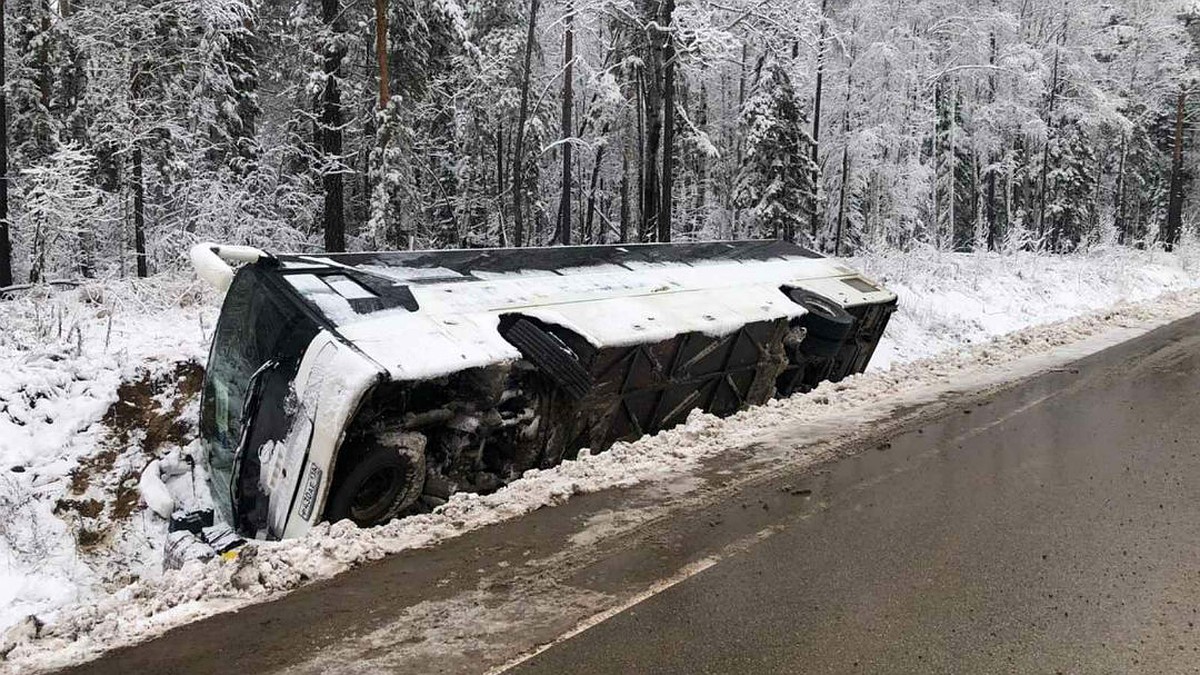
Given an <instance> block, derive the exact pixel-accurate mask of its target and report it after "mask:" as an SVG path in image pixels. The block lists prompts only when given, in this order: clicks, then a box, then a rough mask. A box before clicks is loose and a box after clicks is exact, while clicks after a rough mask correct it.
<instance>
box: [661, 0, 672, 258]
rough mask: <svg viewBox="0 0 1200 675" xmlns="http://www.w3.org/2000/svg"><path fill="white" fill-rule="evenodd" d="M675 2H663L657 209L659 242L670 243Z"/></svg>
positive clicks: (666, 0)
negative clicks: (661, 89) (661, 96)
mask: <svg viewBox="0 0 1200 675" xmlns="http://www.w3.org/2000/svg"><path fill="white" fill-rule="evenodd" d="M674 11H675V0H663V11H662V25H663V29H664V30H666V31H668V32H667V34H666V36H665V37H664V40H663V109H662V117H663V150H662V153H663V160H662V193H661V196H662V206H661V207H659V209H658V240H659V241H660V242H668V241H671V197H672V194H671V187H672V184H673V182H674V177H675V35H674V32H673V31H674V25H673V23H672V16H671V15H672V14H673V13H674Z"/></svg>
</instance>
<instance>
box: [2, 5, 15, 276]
mask: <svg viewBox="0 0 1200 675" xmlns="http://www.w3.org/2000/svg"><path fill="white" fill-rule="evenodd" d="M4 17H5V1H4V0H0V287H4V286H12V282H13V270H12V241H11V239H9V234H8V97H7V95H6V92H7V91H8V71H7V70H6V66H5V62H4V49H3V48H2V47H3V46H4V45H5V44H7V43H6V42H5V21H4Z"/></svg>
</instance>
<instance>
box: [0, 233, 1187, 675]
mask: <svg viewBox="0 0 1200 675" xmlns="http://www.w3.org/2000/svg"><path fill="white" fill-rule="evenodd" d="M851 264H853V265H855V266H858V267H860V268H862V269H864V270H865V271H866V272H867V273H868V274H869V275H870V276H873V277H874V278H876V279H877V280H878V281H881V282H883V283H885V284H886V285H888V286H889V287H890V288H891V289H893V290H895V291H896V292H897V293H898V294H899V295H900V303H901V304H900V310H899V312H898V313H897V314H896V315H895V317H894V318H893V321H892V324H891V326H890V327H889V330H888V333H887V335H886V336H885V340H884V343H883V344H882V345H881V347H880V350H879V352H878V353H877V356H876V361H875V363H874V364H873V366H872V369H871V371H869V372H868V373H867V374H866V375H864V376H860V377H855V378H851V379H850V380H848V381H846V382H844V383H841V384H838V385H826V386H823V387H822V388H820V389H819V390H817V391H816V392H813V393H812V394H810V395H807V396H801V397H795V398H793V399H791V400H787V401H776V402H772V404H770V405H768V406H764V407H762V408H759V409H755V410H751V411H747V412H744V413H741V414H739V415H737V416H735V417H734V418H731V419H728V420H718V419H715V418H712V417H710V416H706V415H699V414H695V415H693V416H692V417H691V418H690V419H689V421H688V423H687V424H686V425H684V426H682V427H680V428H678V429H675V430H672V431H669V432H664V433H661V434H658V435H657V436H655V437H653V438H647V439H643V440H641V441H638V442H636V443H630V444H619V445H618V446H616V447H614V448H613V449H611V450H610V451H608V452H606V453H602V454H600V455H596V456H584V457H581V458H580V460H578V461H575V462H568V463H566V464H564V465H562V466H560V467H557V468H555V469H551V470H547V471H531V472H529V473H528V474H526V476H525V477H524V478H522V479H521V480H519V481H517V482H515V483H513V484H512V485H510V486H508V487H507V488H505V489H503V490H501V491H499V492H497V493H495V494H492V495H488V496H484V497H480V496H476V495H468V494H460V495H456V496H455V497H454V498H453V499H451V500H450V502H449V503H448V504H446V505H445V506H444V507H442V508H440V509H438V510H437V511H436V512H435V513H432V514H428V515H422V516H416V517H412V518H408V519H405V520H402V521H397V522H394V523H391V524H389V525H386V526H383V527H379V528H375V529H372V530H358V529H356V528H355V527H354V526H353V525H350V524H348V523H339V524H338V525H334V526H329V525H321V526H318V527H317V528H315V530H314V531H313V532H311V533H310V534H309V535H308V536H307V537H305V538H303V539H300V540H295V541H289V542H282V543H261V544H253V545H250V546H248V547H246V548H244V549H243V550H242V553H241V555H239V556H238V557H237V558H235V559H233V560H232V561H230V560H222V559H218V560H214V561H211V562H209V563H199V562H193V563H189V564H188V565H187V566H185V567H184V569H182V570H178V571H167V572H163V571H162V548H163V545H164V541H165V537H166V521H164V520H163V519H161V518H159V517H158V516H156V515H154V514H153V513H152V512H151V511H150V510H148V509H147V508H146V507H145V506H144V505H143V504H141V503H139V502H138V501H137V494H138V493H137V489H136V487H137V480H138V476H139V475H140V473H141V470H142V469H143V468H144V467H145V466H146V465H147V464H148V463H149V462H150V461H152V460H154V459H156V458H162V457H170V458H172V459H176V460H177V459H179V458H180V457H183V456H186V455H187V454H188V453H189V452H192V451H194V449H195V446H194V444H193V443H192V442H191V441H192V438H193V436H194V421H193V420H194V418H195V412H196V401H195V396H194V394H195V391H196V385H197V383H198V378H199V376H200V370H199V368H198V366H200V365H201V364H203V362H204V356H205V351H206V349H207V339H208V337H209V335H210V334H211V331H212V326H213V323H214V321H215V317H216V305H215V302H216V299H215V297H214V296H212V295H211V294H209V293H208V292H206V291H204V290H203V289H201V288H200V287H199V285H198V284H195V283H194V282H192V281H191V280H190V279H177V278H159V279H154V280H149V281H143V282H120V283H116V282H114V283H109V284H106V285H104V286H98V287H93V288H84V289H78V290H69V291H60V292H51V293H41V292H39V294H37V295H33V296H26V297H23V298H20V299H17V300H11V301H0V326H2V327H3V330H0V363H3V368H2V369H0V634H2V633H3V631H5V630H6V629H8V628H10V627H12V626H17V629H16V630H15V631H10V633H11V637H12V638H16V637H17V634H18V633H20V632H21V631H22V628H21V626H25V627H30V626H31V625H32V624H31V622H28V623H24V624H21V623H20V622H22V621H24V620H25V617H27V616H29V615H35V616H37V617H38V621H39V622H44V623H45V625H44V626H43V627H41V628H40V630H39V631H36V632H39V633H40V635H41V637H40V639H36V640H32V641H24V640H22V641H20V643H19V644H16V643H15V642H16V641H15V640H10V641H9V642H10V643H9V644H8V645H5V644H4V640H3V639H0V653H3V652H4V651H6V650H9V649H10V648H11V652H10V653H9V654H8V659H9V660H8V662H7V666H8V667H11V668H20V669H30V670H36V669H39V668H43V667H53V666H61V665H65V664H68V663H72V662H75V661H78V660H81V659H85V658H88V657H89V656H92V655H94V654H96V653H97V652H99V651H102V650H103V649H109V648H112V647H115V646H118V645H120V644H124V643H128V642H132V641H136V640H139V639H144V638H145V637H148V636H151V635H154V634H157V633H160V632H162V631H163V630H165V629H166V628H169V627H170V626H173V625H178V624H179V623H182V622H185V621H189V620H193V619H195V618H197V617H200V616H204V615H207V614H211V613H214V612H218V611H223V610H227V609H231V608H235V607H237V606H241V605H244V604H246V603H250V602H255V601H260V600H262V599H265V598H268V597H271V596H272V595H274V594H277V593H281V592H286V591H288V590H291V589H293V588H296V587H297V586H299V585H302V584H304V583H307V582H309V581H311V580H314V579H318V578H323V577H327V576H330V575H332V574H336V573H338V572H340V571H344V570H346V569H349V568H351V567H353V566H355V565H357V564H360V563H362V562H364V561H368V560H373V559H377V558H379V557H381V556H384V555H388V554H390V553H394V552H396V551H400V550H404V549H409V548H413V547H419V546H427V545H430V544H433V543H436V542H437V541H440V540H444V539H446V538H448V537H453V536H457V535H459V534H462V533H464V532H467V531H470V530H472V529H476V528H479V527H482V526H485V525H488V524H491V523H495V522H499V521H502V520H505V519H509V518H513V517H517V516H520V515H522V514H524V513H528V512H530V511H532V510H534V509H537V508H541V507H544V506H548V505H553V504H557V503H560V502H562V501H564V500H566V499H568V498H569V497H570V496H571V495H573V494H579V493H583V492H591V491H597V490H602V489H606V488H612V487H621V486H629V485H633V484H637V483H645V482H652V481H659V480H668V479H677V478H678V477H680V476H685V475H687V474H688V473H689V472H694V471H695V470H697V469H698V468H699V467H700V465H701V463H702V462H703V461H704V460H705V458H708V457H711V456H714V455H716V454H719V453H720V452H722V450H723V449H724V448H727V447H730V446H731V445H733V444H734V443H735V441H737V440H741V441H742V442H743V443H744V439H745V438H747V437H748V436H758V437H769V436H770V435H772V434H779V433H784V432H785V431H786V430H787V429H794V428H795V425H797V424H801V423H803V424H807V425H810V427H811V425H817V426H818V427H820V426H822V425H824V427H825V428H830V427H835V426H839V425H842V426H846V425H853V424H855V423H861V422H865V421H869V420H871V419H878V418H880V417H882V416H885V415H886V414H887V413H888V412H889V411H890V410H892V409H894V407H895V406H896V405H898V404H900V403H905V402H911V401H913V400H916V399H919V398H920V395H921V393H922V392H929V391H932V390H933V389H936V388H937V387H945V386H947V383H954V382H956V381H965V380H970V379H972V378H975V379H978V378H979V377H980V375H981V374H986V375H987V376H988V377H992V378H995V377H1004V376H1007V374H1006V372H1005V371H1006V369H1007V368H1008V367H1011V366H1012V364H1013V363H1015V362H1017V361H1018V360H1019V359H1021V358H1022V357H1026V356H1028V355H1029V354H1033V353H1039V352H1045V351H1047V350H1049V349H1051V348H1053V347H1056V346H1061V345H1064V344H1070V343H1073V342H1076V341H1078V340H1082V339H1084V338H1088V337H1090V336H1095V335H1097V334H1102V333H1105V332H1108V331H1111V330H1112V329H1114V328H1117V327H1122V326H1134V327H1138V328H1145V327H1149V326H1152V325H1156V324H1158V323H1162V322H1165V321H1167V320H1169V319H1172V318H1177V317H1179V316H1183V315H1186V314H1188V313H1192V312H1195V311H1200V290H1193V289H1197V288H1200V255H1197V254H1193V252H1192V250H1191V249H1185V250H1184V251H1182V252H1180V253H1178V254H1170V255H1168V254H1165V253H1161V252H1139V251H1129V250H1123V249H1117V250H1102V251H1093V252H1090V253H1087V254H1079V255H1074V256H1069V257H1044V256H1036V255H1032V254H1018V255H1010V256H1000V255H987V254H971V255H960V254H944V253H934V252H913V253H907V254H896V253H891V254H887V255H873V256H866V257H862V258H858V259H855V260H852V261H851ZM1164 294H1171V295H1164ZM1159 296H1163V297H1159ZM1151 299H1154V300H1153V301H1152V302H1146V301H1148V300H1151ZM1138 302H1141V303H1143V304H1140V305H1130V304H1128V303H1138ZM1053 322H1059V323H1053ZM1050 324H1053V325H1050ZM1017 331H1019V332H1017ZM1002 335H1007V337H1003V338H999V339H997V336H1002ZM972 346H974V347H973V348H969V347H972ZM934 356H936V357H937V358H930V357H934ZM172 487H173V488H174V489H175V490H176V491H178V490H179V489H181V486H178V485H174V486H172ZM197 498H202V496H200V497H197ZM30 632H34V631H30ZM3 665H5V664H3V663H2V662H0V666H3Z"/></svg>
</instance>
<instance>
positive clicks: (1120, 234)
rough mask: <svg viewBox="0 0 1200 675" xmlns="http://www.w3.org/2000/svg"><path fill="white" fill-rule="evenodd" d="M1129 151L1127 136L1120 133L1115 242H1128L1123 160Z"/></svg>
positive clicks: (1126, 243)
mask: <svg viewBox="0 0 1200 675" xmlns="http://www.w3.org/2000/svg"><path fill="white" fill-rule="evenodd" d="M1128 153H1129V137H1128V136H1126V135H1125V134H1124V133H1122V134H1121V161H1120V163H1119V164H1118V165H1117V205H1116V209H1114V210H1115V211H1116V221H1117V222H1116V226H1117V243H1119V244H1125V245H1128V244H1129V226H1128V223H1127V222H1126V219H1125V161H1126V157H1127V156H1128Z"/></svg>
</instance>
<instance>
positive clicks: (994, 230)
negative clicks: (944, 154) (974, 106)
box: [986, 2, 1000, 251]
mask: <svg viewBox="0 0 1200 675" xmlns="http://www.w3.org/2000/svg"><path fill="white" fill-rule="evenodd" d="M996 5H997V7H998V6H999V2H997V3H996ZM991 46H992V51H991V54H990V56H989V57H988V63H989V64H990V65H991V66H992V67H993V68H994V67H995V66H996V56H997V48H996V31H994V30H993V31H992V33H991ZM988 88H989V90H990V99H991V101H992V102H993V103H994V102H995V101H996V74H995V73H992V74H991V75H989V76H988ZM987 163H988V166H987V169H986V170H987V172H988V178H987V247H988V250H989V251H995V250H996V246H997V245H998V243H999V239H1000V232H999V226H998V224H997V222H996V168H995V166H994V165H995V163H996V162H995V157H994V156H992V154H991V152H990V151H989V152H988V156H987Z"/></svg>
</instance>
